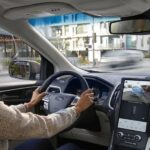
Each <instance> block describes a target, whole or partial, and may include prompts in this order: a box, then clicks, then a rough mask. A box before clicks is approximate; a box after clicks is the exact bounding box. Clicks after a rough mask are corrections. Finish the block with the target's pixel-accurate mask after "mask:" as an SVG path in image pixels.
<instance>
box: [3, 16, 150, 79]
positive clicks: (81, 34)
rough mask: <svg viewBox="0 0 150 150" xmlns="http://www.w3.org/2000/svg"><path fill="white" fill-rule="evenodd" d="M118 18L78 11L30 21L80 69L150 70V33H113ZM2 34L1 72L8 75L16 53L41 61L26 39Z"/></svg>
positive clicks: (131, 71)
mask: <svg viewBox="0 0 150 150" xmlns="http://www.w3.org/2000/svg"><path fill="white" fill-rule="evenodd" d="M115 20H119V18H118V17H95V16H88V15H86V14H82V13H77V14H68V15H63V16H47V17H42V18H33V19H29V20H28V22H29V23H30V24H31V25H32V26H33V28H35V29H36V30H37V31H38V32H39V33H40V34H41V35H42V36H44V37H45V38H46V39H47V40H48V41H49V42H50V43H51V44H53V45H54V46H55V47H56V49H57V50H59V51H60V52H61V53H62V54H63V55H64V56H65V57H66V58H67V59H68V60H69V61H70V62H71V63H72V64H73V65H75V66H77V67H79V68H82V69H84V70H89V71H97V72H108V73H109V72H119V73H124V74H126V73H127V74H142V73H145V72H149V70H150V69H149V67H148V66H149V62H150V35H131V34H114V35H113V34H110V32H109V24H110V22H112V21H115ZM0 36H1V39H0V49H1V50H0V58H1V59H0V61H1V65H0V72H1V73H0V74H1V75H5V74H8V64H9V62H10V61H11V59H14V58H15V57H16V55H17V57H20V58H21V59H27V58H30V59H31V58H32V59H33V60H36V61H37V62H39V61H40V57H39V55H38V54H37V52H35V51H34V49H33V48H31V47H29V46H28V45H27V44H26V43H25V42H23V40H22V39H20V38H18V37H16V36H14V35H12V34H11V33H8V32H6V31H4V30H3V29H1V30H0ZM49 51H50V50H49ZM4 77H6V76H4Z"/></svg>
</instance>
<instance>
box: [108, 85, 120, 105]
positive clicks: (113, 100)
mask: <svg viewBox="0 0 150 150" xmlns="http://www.w3.org/2000/svg"><path fill="white" fill-rule="evenodd" d="M119 96H120V85H119V86H118V87H117V88H116V90H115V91H114V94H113V96H112V99H111V102H110V105H111V107H113V108H114V107H115V104H116V103H117V101H118V99H119Z"/></svg>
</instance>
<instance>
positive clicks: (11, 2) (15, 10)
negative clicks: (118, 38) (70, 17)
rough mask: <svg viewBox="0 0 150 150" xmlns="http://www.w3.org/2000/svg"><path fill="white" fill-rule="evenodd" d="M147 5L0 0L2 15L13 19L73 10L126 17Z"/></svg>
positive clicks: (120, 0)
mask: <svg viewBox="0 0 150 150" xmlns="http://www.w3.org/2000/svg"><path fill="white" fill-rule="evenodd" d="M149 6H150V0H57V1H56V0H21V1H20V0H0V7H1V8H2V9H3V13H2V14H3V16H4V17H5V18H9V19H14V20H15V19H22V18H32V17H36V16H43V15H44V16H45V15H60V14H68V13H74V12H84V13H88V14H91V15H96V16H101V15H102V16H120V17H127V16H133V15H137V14H141V13H143V12H145V11H147V10H148V9H149Z"/></svg>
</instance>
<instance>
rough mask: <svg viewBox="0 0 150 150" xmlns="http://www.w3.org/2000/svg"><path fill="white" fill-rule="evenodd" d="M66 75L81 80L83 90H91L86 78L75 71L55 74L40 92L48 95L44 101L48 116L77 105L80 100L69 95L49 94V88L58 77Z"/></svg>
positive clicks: (75, 96) (43, 85) (46, 81)
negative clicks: (74, 104) (45, 92)
mask: <svg viewBox="0 0 150 150" xmlns="http://www.w3.org/2000/svg"><path fill="white" fill-rule="evenodd" d="M64 75H71V76H73V77H76V78H77V79H79V81H80V83H81V90H83V91H84V90H86V89H88V88H89V86H88V83H87V81H86V80H85V78H84V77H82V76H81V75H79V74H78V73H76V72H73V71H61V72H58V73H55V74H53V75H51V76H50V77H48V78H47V80H45V82H44V83H43V84H42V86H41V87H40V92H44V91H47V95H46V96H45V97H44V98H43V101H44V110H45V111H46V113H47V114H50V113H54V112H57V111H59V110H61V109H64V108H66V107H68V106H70V105H71V104H73V103H76V102H77V100H78V96H77V95H74V94H68V93H64V92H61V93H53V92H49V91H48V88H49V87H50V85H51V83H52V82H53V81H54V80H55V79H56V78H58V77H61V76H64Z"/></svg>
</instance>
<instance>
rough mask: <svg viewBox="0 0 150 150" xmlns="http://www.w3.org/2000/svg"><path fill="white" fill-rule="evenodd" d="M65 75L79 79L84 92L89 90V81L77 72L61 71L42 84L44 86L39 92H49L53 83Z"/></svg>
mask: <svg viewBox="0 0 150 150" xmlns="http://www.w3.org/2000/svg"><path fill="white" fill-rule="evenodd" d="M63 75H72V76H74V77H76V78H78V79H79V80H80V83H81V89H82V90H86V89H88V88H89V86H88V83H87V81H86V80H85V78H84V77H83V76H81V75H79V74H78V73H76V72H73V71H61V72H58V73H55V74H53V75H51V76H49V77H48V78H47V79H46V80H45V81H44V83H43V84H42V86H41V87H40V89H39V91H40V92H44V91H46V90H47V88H48V87H49V86H50V85H51V83H52V82H53V81H54V80H55V79H56V78H58V77H60V76H63Z"/></svg>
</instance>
